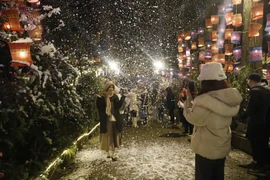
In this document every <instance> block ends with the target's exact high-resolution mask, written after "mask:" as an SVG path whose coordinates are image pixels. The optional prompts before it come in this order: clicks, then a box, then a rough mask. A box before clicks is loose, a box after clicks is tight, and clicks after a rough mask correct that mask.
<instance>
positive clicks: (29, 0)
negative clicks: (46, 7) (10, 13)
mask: <svg viewBox="0 0 270 180" xmlns="http://www.w3.org/2000/svg"><path fill="white" fill-rule="evenodd" d="M27 2H28V3H31V4H32V3H33V4H35V3H38V2H39V0H27Z"/></svg>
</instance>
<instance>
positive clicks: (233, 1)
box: [232, 0, 242, 5]
mask: <svg viewBox="0 0 270 180" xmlns="http://www.w3.org/2000/svg"><path fill="white" fill-rule="evenodd" d="M232 3H233V5H239V4H241V3H242V0H232Z"/></svg>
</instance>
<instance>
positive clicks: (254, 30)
mask: <svg viewBox="0 0 270 180" xmlns="http://www.w3.org/2000/svg"><path fill="white" fill-rule="evenodd" d="M261 27H262V25H261V24H259V23H250V25H249V32H248V37H255V36H259V35H260V29H261Z"/></svg>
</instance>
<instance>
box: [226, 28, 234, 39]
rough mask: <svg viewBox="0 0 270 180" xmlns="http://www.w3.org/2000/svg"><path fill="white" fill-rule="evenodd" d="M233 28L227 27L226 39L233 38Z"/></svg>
mask: <svg viewBox="0 0 270 180" xmlns="http://www.w3.org/2000/svg"><path fill="white" fill-rule="evenodd" d="M232 32H233V29H225V40H229V41H230V40H231V36H232Z"/></svg>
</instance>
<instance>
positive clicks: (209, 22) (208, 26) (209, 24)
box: [205, 18, 213, 28]
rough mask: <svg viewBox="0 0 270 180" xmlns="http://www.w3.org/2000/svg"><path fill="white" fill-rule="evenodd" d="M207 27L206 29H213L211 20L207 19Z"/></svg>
mask: <svg viewBox="0 0 270 180" xmlns="http://www.w3.org/2000/svg"><path fill="white" fill-rule="evenodd" d="M205 27H206V28H212V27H213V25H212V23H211V18H207V19H205Z"/></svg>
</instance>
